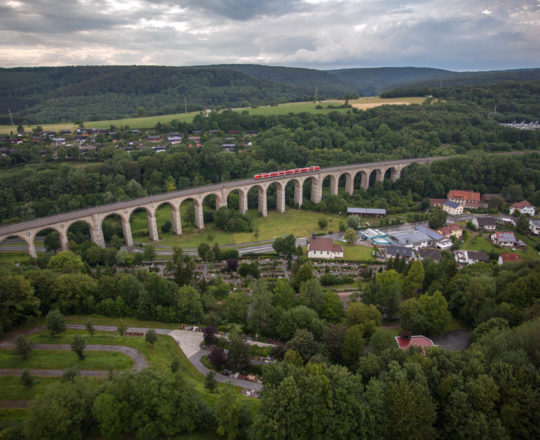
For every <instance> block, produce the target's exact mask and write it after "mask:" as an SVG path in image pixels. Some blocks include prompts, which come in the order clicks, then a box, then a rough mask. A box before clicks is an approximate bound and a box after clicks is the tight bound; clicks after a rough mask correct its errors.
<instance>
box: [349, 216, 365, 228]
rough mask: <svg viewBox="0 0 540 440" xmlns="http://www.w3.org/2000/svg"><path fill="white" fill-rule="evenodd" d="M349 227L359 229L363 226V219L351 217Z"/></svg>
mask: <svg viewBox="0 0 540 440" xmlns="http://www.w3.org/2000/svg"><path fill="white" fill-rule="evenodd" d="M347 226H349V228H352V229H358V228H359V227H360V226H362V219H361V218H360V216H358V215H350V216H349V217H347Z"/></svg>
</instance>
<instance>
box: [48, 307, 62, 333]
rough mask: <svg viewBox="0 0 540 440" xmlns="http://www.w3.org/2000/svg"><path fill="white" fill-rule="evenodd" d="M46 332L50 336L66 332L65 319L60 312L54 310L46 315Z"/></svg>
mask: <svg viewBox="0 0 540 440" xmlns="http://www.w3.org/2000/svg"><path fill="white" fill-rule="evenodd" d="M47 330H49V331H50V332H51V335H52V336H55V335H59V334H60V333H63V332H65V331H66V318H65V317H64V315H62V314H61V313H60V310H58V309H54V310H51V311H50V312H49V313H48V314H47Z"/></svg>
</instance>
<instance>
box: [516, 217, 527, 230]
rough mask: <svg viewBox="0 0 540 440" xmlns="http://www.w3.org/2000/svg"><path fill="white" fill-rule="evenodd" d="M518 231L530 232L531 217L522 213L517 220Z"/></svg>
mask: <svg viewBox="0 0 540 440" xmlns="http://www.w3.org/2000/svg"><path fill="white" fill-rule="evenodd" d="M516 232H518V233H519V234H523V235H527V234H528V232H529V217H528V216H527V215H525V214H521V215H520V216H519V218H518V220H517V222H516Z"/></svg>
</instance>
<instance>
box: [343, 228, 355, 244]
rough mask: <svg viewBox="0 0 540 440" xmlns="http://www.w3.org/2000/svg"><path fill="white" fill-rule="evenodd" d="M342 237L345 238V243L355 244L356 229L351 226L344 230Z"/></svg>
mask: <svg viewBox="0 0 540 440" xmlns="http://www.w3.org/2000/svg"><path fill="white" fill-rule="evenodd" d="M343 238H344V239H345V241H346V242H347V243H349V244H351V245H353V244H356V242H357V241H358V236H357V235H356V231H355V230H354V229H351V228H349V229H347V230H346V231H345V234H344V235H343Z"/></svg>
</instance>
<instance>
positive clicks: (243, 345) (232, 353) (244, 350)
mask: <svg viewBox="0 0 540 440" xmlns="http://www.w3.org/2000/svg"><path fill="white" fill-rule="evenodd" d="M249 356H250V354H249V345H248V343H247V342H246V339H245V337H244V336H243V335H241V334H240V333H238V332H236V331H232V332H231V333H230V336H229V352H228V353H227V364H228V365H229V368H230V369H231V370H233V371H242V370H243V369H245V368H246V367H247V365H248V364H249Z"/></svg>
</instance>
